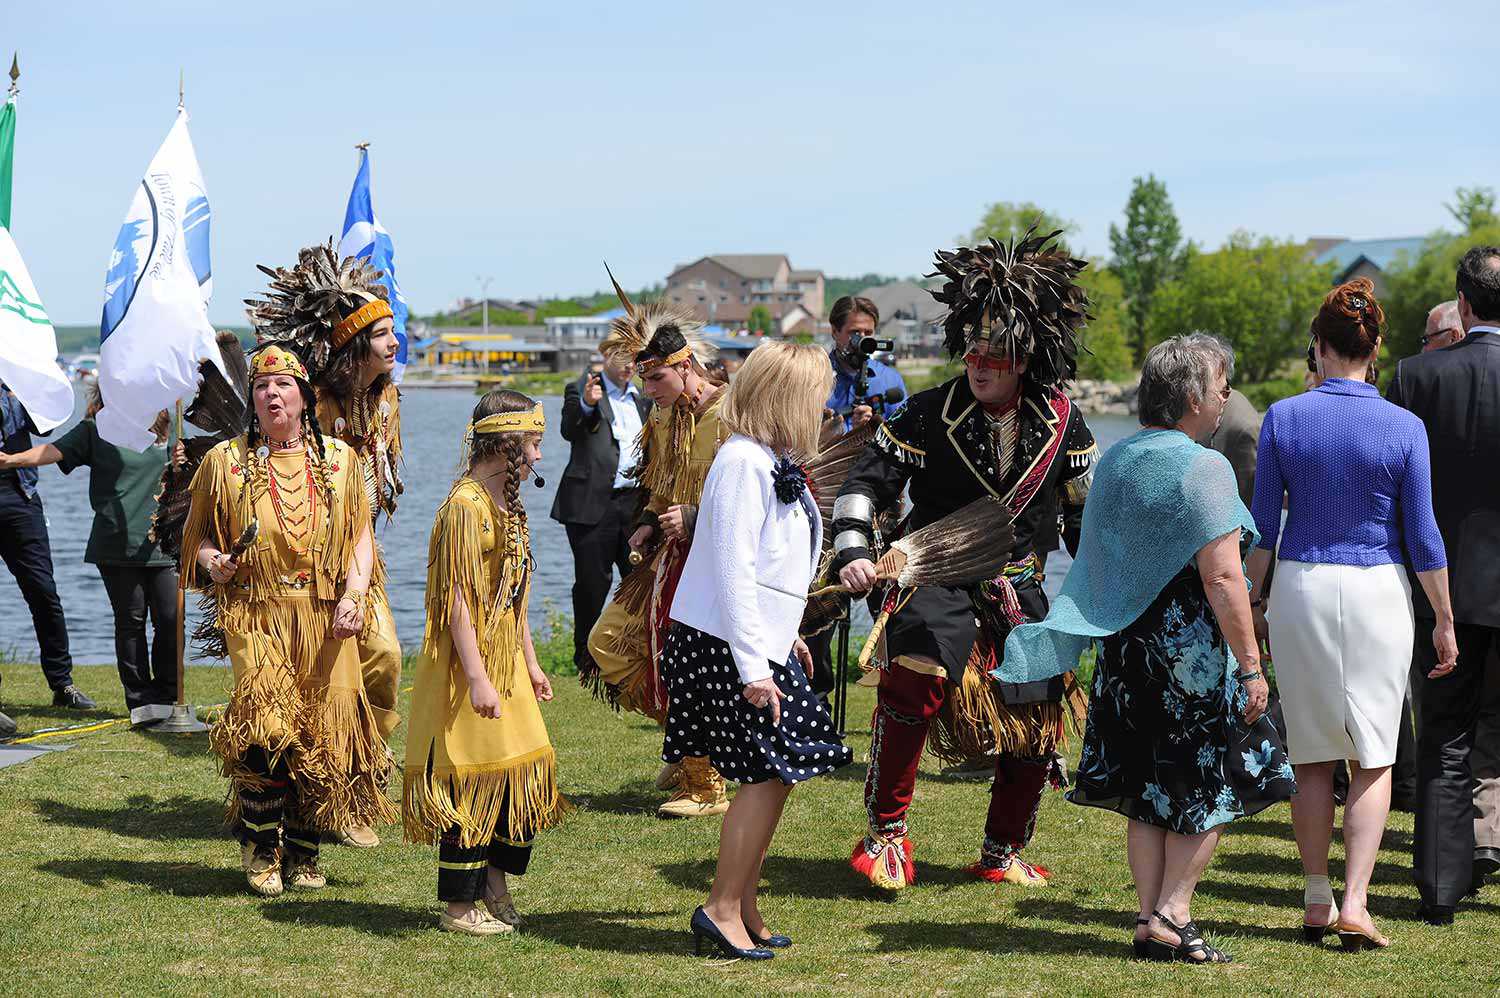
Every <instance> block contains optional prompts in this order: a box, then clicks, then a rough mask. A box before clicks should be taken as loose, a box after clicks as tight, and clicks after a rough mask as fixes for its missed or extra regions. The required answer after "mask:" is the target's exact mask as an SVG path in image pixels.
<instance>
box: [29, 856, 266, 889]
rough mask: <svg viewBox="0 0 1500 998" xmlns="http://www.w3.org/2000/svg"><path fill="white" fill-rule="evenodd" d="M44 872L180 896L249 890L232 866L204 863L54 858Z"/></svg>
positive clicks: (42, 867) (97, 884)
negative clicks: (134, 885)
mask: <svg viewBox="0 0 1500 998" xmlns="http://www.w3.org/2000/svg"><path fill="white" fill-rule="evenodd" d="M37 869H38V870H40V871H42V872H43V873H50V874H53V875H54V876H58V877H65V878H66V879H68V880H76V881H78V882H79V883H83V884H88V885H89V886H90V887H100V888H104V887H108V886H110V885H111V884H118V883H125V884H136V885H138V886H140V887H148V888H150V889H151V890H153V891H157V892H159V893H161V894H173V895H176V896H177V897H189V898H201V897H225V896H228V895H236V894H243V893H245V875H244V874H243V873H241V872H240V871H239V870H237V869H234V868H232V867H228V866H206V865H204V864H202V863H164V862H149V863H148V862H144V861H141V860H133V859H53V860H48V861H47V862H45V863H42V864H41V865H39V866H38V867H37Z"/></svg>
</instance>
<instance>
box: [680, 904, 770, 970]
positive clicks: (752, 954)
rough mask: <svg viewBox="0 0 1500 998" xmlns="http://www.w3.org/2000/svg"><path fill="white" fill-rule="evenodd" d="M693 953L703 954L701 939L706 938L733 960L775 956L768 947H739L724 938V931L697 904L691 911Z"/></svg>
mask: <svg viewBox="0 0 1500 998" xmlns="http://www.w3.org/2000/svg"><path fill="white" fill-rule="evenodd" d="M692 928H693V955H694V956H702V955H703V940H705V939H707V940H708V941H709V942H711V943H713V944H714V945H715V946H717V947H718V948H719V952H720V953H722V954H723V955H724V956H727V957H729V958H731V959H734V960H770V959H772V958H773V957H775V956H776V954H775V953H772V952H771V951H770V950H768V949H740V948H739V947H738V946H736V945H734V944H733V943H731V942H730V941H729V940H728V939H726V938H724V933H722V932H720V931H719V927H718V926H717V925H715V924H714V920H713V919H711V918H709V917H708V912H706V911H704V910H703V906H702V905H699V906H698V908H697V910H695V911H694V912H693V922H692Z"/></svg>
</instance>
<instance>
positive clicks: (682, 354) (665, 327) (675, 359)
mask: <svg viewBox="0 0 1500 998" xmlns="http://www.w3.org/2000/svg"><path fill="white" fill-rule="evenodd" d="M604 270H605V273H607V274H609V281H610V283H611V284H613V285H614V288H615V294H616V295H617V296H618V297H619V299H620V305H621V306H622V307H623V308H624V309H625V314H624V315H622V316H618V317H617V318H615V319H614V320H613V321H612V322H610V324H609V335H608V336H607V337H605V339H604V342H603V343H600V344H599V352H600V353H602V354H604V355H605V356H606V357H608V356H610V355H614V354H619V355H623V356H627V357H629V358H630V359H631V360H635V361H638V367H639V368H640V370H641V373H643V374H644V373H645V372H646V371H649V370H651V369H652V368H653V367H660V366H661V365H662V364H680V363H682V362H683V361H684V360H687V359H688V358H689V357H692V358H694V359H695V360H696V361H697V366H698V367H699V368H700V369H701V368H702V367H703V365H704V364H706V363H707V362H708V361H710V360H712V359H713V358H714V356H715V355H716V354H717V352H718V351H716V350H715V349H714V348H713V346H712V345H710V344H709V343H708V342H706V341H705V340H704V339H703V338H702V336H701V335H700V334H701V332H702V330H703V323H701V322H699V321H698V319H697V317H695V316H694V315H693V313H692V311H691V310H689V309H687V308H684V307H683V306H681V305H678V304H677V303H676V302H673V301H668V300H666V299H659V300H657V301H653V302H647V303H645V304H644V305H637V304H635V303H634V302H632V301H631V300H630V296H629V295H627V294H626V293H625V289H624V288H622V287H620V282H619V281H617V280H615V275H614V272H613V271H611V270H610V269H609V264H607V263H606V264H605V265H604ZM643 353H644V354H648V356H647V357H644V358H643V357H641V354H643ZM699 373H700V374H701V373H703V372H702V371H701V370H700V372H699Z"/></svg>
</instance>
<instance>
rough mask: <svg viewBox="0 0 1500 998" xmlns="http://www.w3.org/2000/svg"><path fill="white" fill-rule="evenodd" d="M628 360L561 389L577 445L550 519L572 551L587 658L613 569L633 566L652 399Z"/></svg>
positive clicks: (578, 630)
mask: <svg viewBox="0 0 1500 998" xmlns="http://www.w3.org/2000/svg"><path fill="white" fill-rule="evenodd" d="M634 377H635V362H634V361H633V360H631V359H630V358H628V357H626V358H618V357H616V358H610V359H607V360H606V359H604V358H596V360H595V361H594V363H592V364H591V365H590V366H589V368H588V370H585V371H584V372H583V374H582V376H580V377H579V379H578V380H577V381H574V382H571V383H569V384H568V385H567V386H566V387H565V388H564V389H563V409H562V435H563V439H564V440H566V441H567V442H568V444H569V446H570V447H571V450H570V452H569V454H568V466H567V468H566V469H564V471H563V474H562V479H561V480H560V481H559V482H558V483H557V499H556V501H555V502H554V503H553V504H552V519H554V520H556V521H557V522H559V523H561V524H562V525H563V526H564V527H565V528H566V529H567V532H568V546H569V547H571V548H572V549H573V657H574V662H575V663H577V664H579V665H580V667H581V666H582V663H583V662H584V661H585V660H586V659H587V657H588V641H589V631H590V630H592V629H593V626H594V621H596V620H598V619H599V611H600V610H602V609H603V608H604V601H605V600H606V599H608V598H609V587H610V583H611V581H612V580H613V578H614V571H615V569H616V568H618V569H619V572H620V577H621V578H624V576H625V573H626V572H628V571H630V562H629V554H630V546H629V544H628V540H629V537H630V532H631V530H632V529H634V523H635V516H636V513H637V511H638V509H639V507H640V504H641V490H640V488H639V484H638V483H637V482H636V480H635V478H634V477H633V475H632V472H633V471H634V470H635V465H636V462H637V461H639V460H640V452H639V449H638V441H639V437H640V433H641V424H642V423H643V422H644V421H645V419H646V417H647V414H648V413H650V411H651V400H650V399H648V398H646V396H645V395H643V394H642V393H641V391H640V389H639V388H637V387H636V386H635V384H634V383H633V382H632V380H631V379H632V378H634Z"/></svg>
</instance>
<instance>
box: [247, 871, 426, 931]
mask: <svg viewBox="0 0 1500 998" xmlns="http://www.w3.org/2000/svg"><path fill="white" fill-rule="evenodd" d="M237 879H239V880H240V884H239V886H240V889H241V890H243V887H244V884H243V877H240V878H237ZM261 914H262V915H264V916H265V918H266V920H267V921H270V922H282V923H284V924H288V925H299V926H322V927H323V928H328V929H355V930H356V931H359V932H363V933H365V934H366V935H371V936H386V937H391V938H404V937H406V936H415V935H426V934H428V933H430V932H431V931H432V930H433V929H434V928H435V927H436V926H437V915H436V912H427V911H421V910H418V909H416V908H403V907H401V906H400V905H395V904H384V903H382V902H379V901H348V900H344V899H341V898H327V899H323V898H316V899H314V898H309V899H307V900H305V901H303V900H300V899H290V898H288V897H287V896H286V895H282V897H280V898H276V899H272V900H269V901H267V902H266V903H265V904H264V905H263V906H262V907H261Z"/></svg>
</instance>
